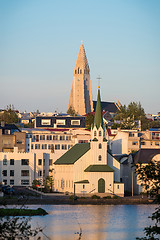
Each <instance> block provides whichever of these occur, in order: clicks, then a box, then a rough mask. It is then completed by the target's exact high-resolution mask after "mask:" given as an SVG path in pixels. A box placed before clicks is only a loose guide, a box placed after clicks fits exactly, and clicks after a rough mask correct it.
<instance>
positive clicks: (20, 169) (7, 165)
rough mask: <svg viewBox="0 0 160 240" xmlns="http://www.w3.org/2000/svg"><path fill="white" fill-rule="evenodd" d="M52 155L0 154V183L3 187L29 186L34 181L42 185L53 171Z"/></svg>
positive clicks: (16, 150)
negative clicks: (38, 181) (36, 180)
mask: <svg viewBox="0 0 160 240" xmlns="http://www.w3.org/2000/svg"><path fill="white" fill-rule="evenodd" d="M52 155H53V154H52V153H50V154H49V153H36V154H35V153H22V152H18V148H17V147H15V148H14V152H0V182H2V183H3V184H4V185H14V186H31V185H32V182H33V180H34V179H39V180H40V181H41V182H42V183H43V180H44V178H45V177H46V176H48V175H49V174H50V172H52V171H53V158H52Z"/></svg>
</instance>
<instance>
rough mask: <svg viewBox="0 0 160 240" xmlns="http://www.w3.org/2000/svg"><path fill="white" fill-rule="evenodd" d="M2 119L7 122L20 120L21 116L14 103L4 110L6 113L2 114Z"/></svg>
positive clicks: (0, 115)
mask: <svg viewBox="0 0 160 240" xmlns="http://www.w3.org/2000/svg"><path fill="white" fill-rule="evenodd" d="M0 121H4V122H5V123H7V124H11V123H18V122H19V118H18V116H17V113H16V112H15V110H14V106H13V105H11V104H10V105H7V109H6V110H4V113H1V114H0Z"/></svg>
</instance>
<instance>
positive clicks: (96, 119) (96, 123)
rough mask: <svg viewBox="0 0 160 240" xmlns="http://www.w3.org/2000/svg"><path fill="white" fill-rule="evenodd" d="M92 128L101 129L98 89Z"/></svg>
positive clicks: (101, 118) (101, 119)
mask: <svg viewBox="0 0 160 240" xmlns="http://www.w3.org/2000/svg"><path fill="white" fill-rule="evenodd" d="M94 126H96V127H97V129H99V127H102V128H103V117H102V108H101V97H100V88H98V96H97V105H96V112H95V117H94Z"/></svg>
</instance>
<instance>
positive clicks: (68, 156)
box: [54, 143, 90, 165]
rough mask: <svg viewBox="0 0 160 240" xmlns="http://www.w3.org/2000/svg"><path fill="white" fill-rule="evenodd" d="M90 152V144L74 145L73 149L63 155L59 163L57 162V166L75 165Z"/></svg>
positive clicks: (58, 160)
mask: <svg viewBox="0 0 160 240" xmlns="http://www.w3.org/2000/svg"><path fill="white" fill-rule="evenodd" d="M89 150H90V143H79V144H76V145H74V146H73V147H72V148H71V149H69V150H68V151H67V152H66V153H65V154H64V155H62V156H61V157H60V158H59V159H57V161H55V163H54V164H55V165H58V164H63V165H67V164H74V163H75V162H76V161H77V160H78V159H79V158H80V157H82V156H83V155H84V154H85V153H86V152H88V151H89Z"/></svg>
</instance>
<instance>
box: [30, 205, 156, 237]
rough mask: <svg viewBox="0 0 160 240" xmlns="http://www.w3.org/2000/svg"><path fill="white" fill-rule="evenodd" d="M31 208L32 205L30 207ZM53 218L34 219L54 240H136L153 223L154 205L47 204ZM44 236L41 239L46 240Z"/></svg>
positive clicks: (33, 224) (48, 216)
mask: <svg viewBox="0 0 160 240" xmlns="http://www.w3.org/2000/svg"><path fill="white" fill-rule="evenodd" d="M30 207H31V206H30ZM37 207H43V208H44V209H45V210H46V211H47V212H48V213H49V215H47V216H44V217H40V216H35V217H33V218H32V226H33V227H36V226H44V233H45V234H46V236H47V237H48V238H49V239H50V240H78V239H79V234H78V233H79V232H80V229H82V238H81V240H133V239H136V237H137V236H142V235H143V228H144V227H145V226H146V225H149V223H150V222H151V221H150V219H148V216H149V215H151V213H152V212H153V211H154V209H155V207H156V206H153V205H117V206H116V205H115V206H107V205H106V206H104V205H98V206H93V205H87V206H86V205H85V206H78V205H77V206H75V205H73V206H72V205H58V206H56V205H43V206H32V208H37ZM46 236H43V237H42V238H41V239H43V240H46V239H47V237H46ZM35 239H37V237H36V238H35Z"/></svg>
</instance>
